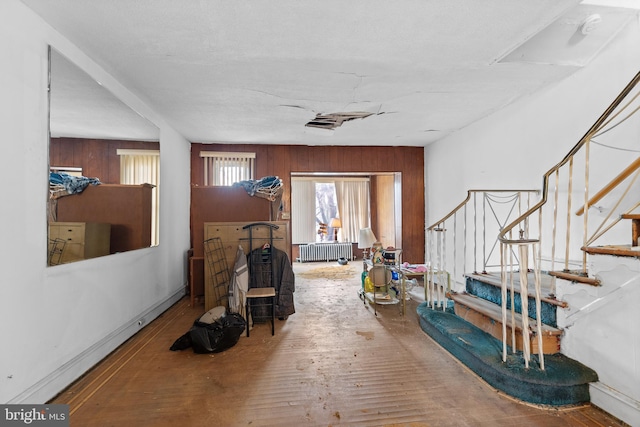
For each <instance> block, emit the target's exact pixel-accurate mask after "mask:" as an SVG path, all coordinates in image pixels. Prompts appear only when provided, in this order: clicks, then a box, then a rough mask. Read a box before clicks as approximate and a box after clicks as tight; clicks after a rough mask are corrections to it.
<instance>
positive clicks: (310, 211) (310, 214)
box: [291, 178, 318, 244]
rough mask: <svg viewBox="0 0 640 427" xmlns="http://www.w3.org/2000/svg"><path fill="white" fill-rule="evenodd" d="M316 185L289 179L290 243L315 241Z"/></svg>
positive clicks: (310, 181)
mask: <svg viewBox="0 0 640 427" xmlns="http://www.w3.org/2000/svg"><path fill="white" fill-rule="evenodd" d="M317 231H318V224H316V183H315V181H312V180H299V179H295V178H292V179H291V243H293V244H301V243H313V242H315V241H316V233H317Z"/></svg>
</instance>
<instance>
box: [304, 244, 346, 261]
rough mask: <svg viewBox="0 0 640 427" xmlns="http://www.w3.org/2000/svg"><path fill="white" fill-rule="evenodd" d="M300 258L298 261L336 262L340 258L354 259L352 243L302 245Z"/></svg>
mask: <svg viewBox="0 0 640 427" xmlns="http://www.w3.org/2000/svg"><path fill="white" fill-rule="evenodd" d="M299 248H300V258H298V261H300V262H307V261H335V260H337V259H338V258H346V259H348V260H351V259H352V258H353V247H352V245H351V243H333V242H329V243H310V244H308V245H300V246H299Z"/></svg>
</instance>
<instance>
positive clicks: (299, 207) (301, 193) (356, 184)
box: [291, 177, 370, 244]
mask: <svg viewBox="0 0 640 427" xmlns="http://www.w3.org/2000/svg"><path fill="white" fill-rule="evenodd" d="M332 218H340V221H341V223H342V224H341V228H340V230H339V240H340V241H343V242H357V241H358V232H359V231H360V229H361V228H364V227H369V223H370V211H369V178H365V177H353V178H351V177H341V178H319V177H292V178H291V238H292V243H294V244H301V243H313V242H320V241H322V240H323V239H324V240H332V239H333V237H332V236H333V229H331V228H329V227H328V226H329V224H330V223H331V219H332ZM320 224H326V225H327V228H326V231H327V232H328V234H324V235H323V234H322V233H320V230H321V227H320Z"/></svg>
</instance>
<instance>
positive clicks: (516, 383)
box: [418, 273, 598, 406]
mask: <svg viewBox="0 0 640 427" xmlns="http://www.w3.org/2000/svg"><path fill="white" fill-rule="evenodd" d="M529 274H531V273H529ZM545 277H546V279H545V282H546V283H547V284H548V283H549V282H550V281H551V280H550V276H545ZM514 288H518V289H517V290H516V289H514V297H513V301H514V302H515V303H514V304H513V309H514V310H513V314H511V313H509V315H508V316H507V320H506V328H507V330H509V331H511V332H513V333H512V334H511V337H512V345H510V346H508V350H509V351H508V353H509V354H508V356H507V360H506V361H505V362H503V360H502V343H501V340H502V325H503V322H502V309H501V304H502V300H501V290H500V277H499V276H497V275H496V274H490V273H484V274H477V273H475V274H469V275H467V276H466V288H465V290H464V291H463V292H455V291H450V292H449V293H448V294H447V297H448V299H449V302H448V303H447V304H446V306H445V305H443V306H442V307H436V308H435V309H434V308H432V307H430V306H429V304H428V302H425V303H423V304H421V305H420V306H419V307H418V314H419V319H420V325H421V327H422V329H423V330H424V331H425V332H426V333H427V334H428V335H429V336H431V337H432V338H433V339H435V340H436V341H437V342H438V343H439V344H440V345H442V346H443V347H444V348H445V349H447V350H448V351H449V352H450V353H451V354H453V355H454V356H455V357H456V358H458V359H459V360H460V361H461V362H463V363H464V364H465V365H467V367H469V368H470V369H471V370H472V371H474V372H475V373H476V374H477V375H478V376H480V377H481V378H482V379H483V380H485V381H486V382H487V383H488V384H489V385H491V386H493V387H494V388H496V389H497V390H499V391H501V392H504V393H506V394H507V395H510V396H512V397H515V398H517V399H520V400H522V401H525V402H528V403H533V404H539V405H550V406H568V405H578V404H584V403H586V402H589V400H590V395H589V384H590V383H592V382H595V381H597V380H598V376H597V374H596V372H595V371H594V370H592V369H590V368H588V367H587V366H585V365H583V364H581V363H579V362H577V361H576V360H573V359H571V358H569V357H567V356H565V355H563V354H561V353H560V339H561V336H562V333H563V331H562V329H560V328H558V327H557V326H556V323H557V322H556V318H557V314H556V311H557V309H558V308H562V307H565V306H566V304H565V303H563V302H561V301H558V300H556V299H555V298H552V297H547V298H545V299H544V301H543V302H542V303H541V305H542V310H541V313H542V315H541V321H542V331H543V336H542V337H541V338H542V339H541V340H539V339H538V336H537V333H536V328H532V327H529V328H530V337H529V348H530V349H531V352H532V353H534V354H537V353H538V352H539V347H538V343H539V342H542V349H543V353H544V354H545V369H544V370H543V369H541V368H540V366H539V363H538V362H539V360H538V359H537V358H536V357H535V356H534V357H533V362H534V363H531V364H530V365H529V367H525V364H524V360H523V351H522V350H523V347H524V344H523V334H522V301H521V299H522V297H521V295H520V291H519V287H518V286H516V287H514ZM527 299H528V302H529V304H528V306H529V307H533V308H534V310H531V309H529V310H528V311H529V315H528V317H529V322H528V323H529V325H535V324H536V319H535V304H534V303H533V300H534V297H533V296H532V295H527ZM507 307H508V308H509V311H511V307H512V304H511V295H510V294H508V295H507ZM531 311H533V313H531ZM532 316H533V317H532ZM514 348H515V350H514Z"/></svg>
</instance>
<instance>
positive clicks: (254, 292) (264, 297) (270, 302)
mask: <svg viewBox="0 0 640 427" xmlns="http://www.w3.org/2000/svg"><path fill="white" fill-rule="evenodd" d="M246 298H247V302H246V305H247V308H246V313H247V319H246V320H247V337H248V336H249V329H251V324H250V323H251V322H252V321H253V317H252V314H251V307H261V306H271V335H275V324H276V288H273V287H271V288H251V289H249V290H248V291H247V294H246ZM258 298H261V300H259V299H258ZM254 301H255V303H254Z"/></svg>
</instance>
